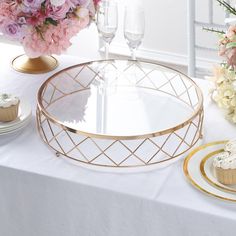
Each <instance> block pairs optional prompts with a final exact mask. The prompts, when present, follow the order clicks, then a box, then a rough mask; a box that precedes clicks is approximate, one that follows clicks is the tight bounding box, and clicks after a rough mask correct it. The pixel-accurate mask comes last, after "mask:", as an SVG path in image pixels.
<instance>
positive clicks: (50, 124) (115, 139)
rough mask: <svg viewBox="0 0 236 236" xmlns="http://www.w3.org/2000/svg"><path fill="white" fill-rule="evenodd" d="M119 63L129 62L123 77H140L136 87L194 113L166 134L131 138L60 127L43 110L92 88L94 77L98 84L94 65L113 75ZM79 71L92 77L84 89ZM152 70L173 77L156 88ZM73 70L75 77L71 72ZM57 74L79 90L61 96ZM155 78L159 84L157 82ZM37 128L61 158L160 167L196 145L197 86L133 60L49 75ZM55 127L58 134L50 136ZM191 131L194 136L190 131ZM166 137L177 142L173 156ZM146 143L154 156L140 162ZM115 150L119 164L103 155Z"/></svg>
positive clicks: (40, 93) (42, 92)
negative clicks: (135, 73) (90, 151)
mask: <svg viewBox="0 0 236 236" xmlns="http://www.w3.org/2000/svg"><path fill="white" fill-rule="evenodd" d="M120 61H121V62H122V61H125V62H127V63H128V65H127V67H126V68H122V72H123V73H126V72H127V71H128V70H129V69H130V68H133V67H135V68H137V70H139V71H141V72H142V73H143V76H142V77H141V78H139V80H138V81H137V82H136V84H135V86H137V87H141V88H146V89H152V90H156V91H158V92H162V93H165V94H167V95H169V96H173V97H175V98H176V99H178V100H179V101H181V102H182V103H184V104H186V105H187V106H189V107H190V108H191V110H192V111H193V113H192V115H191V116H190V117H189V118H188V119H187V120H186V121H184V122H183V123H181V124H178V125H176V126H175V127H172V128H170V129H166V130H161V131H157V132H154V133H149V134H140V135H135V136H132V135H131V136H113V135H102V134H94V133H88V132H84V131H81V130H76V129H72V128H70V127H68V126H67V125H65V124H64V123H63V122H61V121H59V120H57V119H56V117H53V116H52V115H51V114H50V113H49V112H48V111H47V108H48V107H50V105H51V104H53V103H54V102H56V101H58V100H60V99H62V98H63V97H65V96H70V95H71V94H74V93H77V92H80V91H83V90H85V89H89V88H90V85H91V83H92V82H93V81H94V80H95V79H96V78H97V77H99V78H100V79H102V78H101V77H100V75H99V71H95V70H94V68H93V65H94V63H97V64H99V65H101V68H102V69H104V68H106V67H107V66H111V67H112V68H114V70H118V69H117V67H116V63H117V62H120ZM145 65H148V66H149V67H151V68H149V69H148V70H147V69H146V68H145V69H146V70H144V69H143V67H145ZM83 70H88V71H89V72H90V74H92V75H91V78H88V81H89V83H87V84H83V83H82V82H81V81H80V73H81V71H83ZM157 70H158V72H160V73H163V74H164V73H165V72H166V71H171V72H172V73H174V76H173V77H172V78H167V76H164V77H165V80H166V81H165V83H163V84H161V85H160V86H156V84H155V83H154V82H153V81H152V79H151V78H150V76H151V73H153V72H154V71H157ZM75 71H76V72H77V73H75ZM72 72H73V73H72ZM62 75H66V76H68V77H69V78H70V79H72V80H73V81H74V82H75V83H76V84H78V88H77V89H75V90H73V91H71V92H69V93H65V92H64V91H63V88H58V87H57V85H55V84H54V83H53V82H54V81H55V80H57V78H58V77H60V76H62ZM155 79H156V80H158V78H155ZM174 79H176V80H177V79H178V80H179V81H180V83H182V85H183V87H184V91H182V92H181V93H180V92H179V91H177V88H175V87H174V86H173V80H174ZM145 81H149V82H150V83H149V85H148V86H147V85H146V84H145ZM166 85H168V86H169V87H170V88H171V89H170V90H171V91H168V90H166V89H165V86H166ZM49 86H51V88H53V90H52V91H50V92H49V89H48V88H49ZM58 91H59V92H60V94H61V96H60V97H57V98H55V93H56V92H58ZM190 91H192V93H194V96H193V95H192V94H191V93H190ZM183 95H184V96H183ZM45 97H47V98H49V100H47V99H46V98H45ZM193 97H194V99H193ZM37 124H38V130H39V132H40V135H41V137H42V139H43V140H44V142H45V143H47V144H48V145H49V146H50V147H52V148H53V149H54V150H55V151H56V152H57V153H60V154H63V155H64V156H66V157H68V158H70V159H73V160H75V161H78V162H82V163H87V164H90V165H96V166H105V167H137V166H149V165H153V164H158V163H161V162H165V161H168V160H170V159H172V158H175V157H178V156H180V155H182V154H183V153H185V152H186V151H188V150H189V149H191V148H192V147H193V146H194V145H195V143H197V141H198V140H199V139H200V138H201V137H202V124H203V95H202V92H201V90H200V89H199V87H198V86H197V85H196V84H195V83H194V81H192V80H191V79H190V78H189V77H187V76H186V75H184V74H182V73H180V72H178V71H176V70H173V69H171V68H168V67H164V66H162V65H159V64H155V63H148V62H145V61H138V62H137V61H132V60H130V61H127V60H107V61H103V60H102V61H93V62H88V63H83V64H79V65H75V66H72V67H69V68H66V69H64V70H62V71H60V72H58V73H56V74H54V75H53V76H51V77H50V78H49V79H48V80H46V81H45V82H44V83H43V85H42V86H41V87H40V89H39V91H38V106H37ZM55 126H56V130H57V131H55ZM58 129H59V131H58ZM192 129H193V130H194V131H191V130H192ZM179 131H183V134H180V132H179ZM191 132H192V133H191ZM61 136H63V137H64V141H65V139H66V141H67V142H70V143H71V145H72V147H71V148H70V149H69V150H65V148H64V147H63V139H62V140H61V138H60V137H61ZM78 137H79V138H80V141H79V142H77V141H76V140H75V139H76V138H78ZM171 138H174V139H176V140H178V145H177V146H176V147H175V150H174V151H173V152H170V151H169V150H167V149H166V146H167V143H169V140H170V139H171ZM100 139H102V140H103V141H105V142H107V143H108V144H107V145H106V147H101V145H100V144H99V140H100ZM161 139H162V140H164V141H163V142H162V143H161V144H159V140H161ZM135 141H138V142H139V144H138V145H136V147H135V148H131V147H130V146H129V144H128V142H135ZM85 142H89V143H90V145H91V148H94V149H96V150H97V155H95V156H93V157H89V156H88V155H86V153H85V152H84V151H83V150H82V147H81V146H82V145H83V144H84V143H85ZM52 143H54V144H52ZM146 143H149V145H152V147H153V149H154V150H155V151H154V152H153V154H152V155H150V156H149V157H147V156H146V157H142V156H140V155H138V154H137V153H138V151H139V150H140V149H141V148H142V146H143V145H145V144H146ZM116 145H118V146H119V148H121V149H124V150H125V152H127V156H125V157H124V158H122V160H119V161H118V160H116V158H114V157H113V155H111V154H108V151H109V152H111V149H112V148H114V146H116ZM183 146H185V148H183ZM74 151H76V152H77V153H78V156H74V154H73V155H72V152H74ZM163 155H164V157H163ZM160 156H161V157H160ZM101 158H103V159H104V161H103V162H100V161H99V162H98V159H101ZM131 159H134V160H135V161H134V164H130V163H129V161H130V160H131Z"/></svg>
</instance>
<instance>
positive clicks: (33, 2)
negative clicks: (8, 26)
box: [22, 0, 44, 13]
mask: <svg viewBox="0 0 236 236" xmlns="http://www.w3.org/2000/svg"><path fill="white" fill-rule="evenodd" d="M43 2H44V0H22V11H23V12H25V13H29V12H35V11H37V10H38V9H39V8H40V7H41V4H42V3H43Z"/></svg>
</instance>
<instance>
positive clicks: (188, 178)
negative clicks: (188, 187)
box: [183, 141, 236, 202]
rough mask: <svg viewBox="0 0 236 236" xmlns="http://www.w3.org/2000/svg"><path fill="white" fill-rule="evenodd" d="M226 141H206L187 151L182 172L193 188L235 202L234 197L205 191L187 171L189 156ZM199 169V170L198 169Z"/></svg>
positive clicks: (191, 156)
mask: <svg viewBox="0 0 236 236" xmlns="http://www.w3.org/2000/svg"><path fill="white" fill-rule="evenodd" d="M226 142H227V141H216V142H212V143H207V144H205V145H202V146H199V147H197V148H195V149H194V150H193V151H192V152H190V153H189V155H188V156H187V157H186V158H185V160H184V163H183V172H184V174H185V176H186V178H187V180H188V181H189V182H190V184H192V185H193V186H194V187H195V188H197V189H199V190H200V191H201V192H203V193H206V194H207V195H210V196H213V197H216V198H219V199H222V200H226V201H231V202H236V199H231V198H226V197H222V196H219V195H217V194H214V193H211V192H209V191H207V190H206V189H204V188H202V187H201V186H200V185H198V184H197V183H196V182H195V181H194V180H193V179H192V177H191V175H190V173H189V171H188V164H189V161H190V159H191V158H193V157H194V155H195V154H196V153H197V152H199V151H201V150H203V149H206V148H208V147H210V146H214V145H219V144H224V143H226ZM199 171H200V170H199Z"/></svg>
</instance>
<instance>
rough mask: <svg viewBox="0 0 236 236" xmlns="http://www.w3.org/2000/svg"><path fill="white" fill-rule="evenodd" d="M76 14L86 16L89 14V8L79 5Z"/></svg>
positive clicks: (80, 16) (81, 16)
mask: <svg viewBox="0 0 236 236" xmlns="http://www.w3.org/2000/svg"><path fill="white" fill-rule="evenodd" d="M75 14H76V16H78V17H79V18H85V17H87V16H88V15H89V10H88V9H87V8H84V7H78V8H77V9H76V11H75Z"/></svg>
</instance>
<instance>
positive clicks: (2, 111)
mask: <svg viewBox="0 0 236 236" xmlns="http://www.w3.org/2000/svg"><path fill="white" fill-rule="evenodd" d="M19 104H20V100H19V98H17V97H15V96H13V95H10V94H5V93H4V94H0V121H1V122H7V121H13V120H15V119H16V118H17V116H18V108H19Z"/></svg>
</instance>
